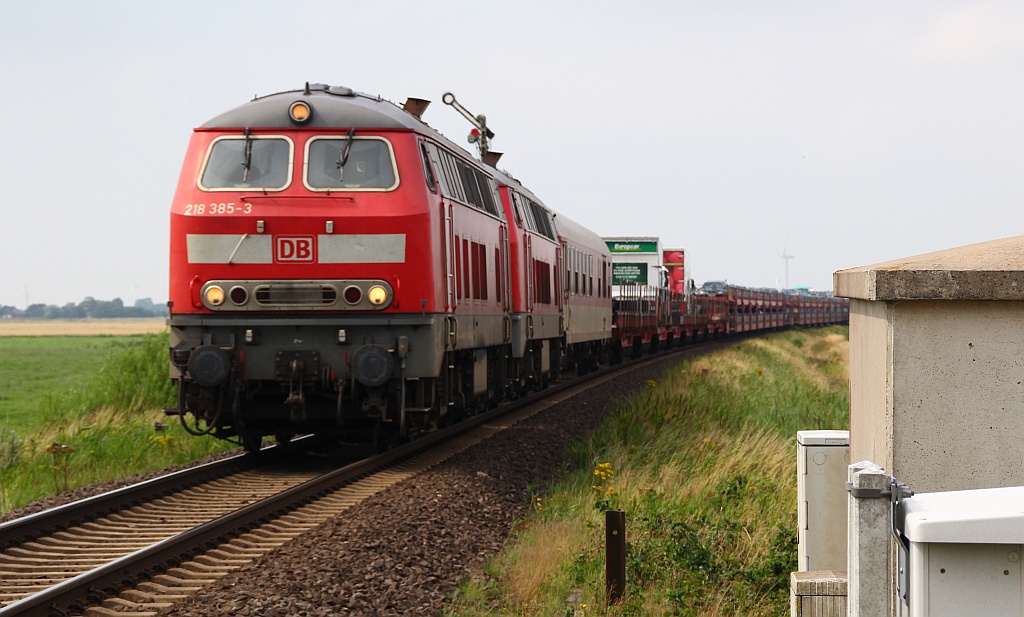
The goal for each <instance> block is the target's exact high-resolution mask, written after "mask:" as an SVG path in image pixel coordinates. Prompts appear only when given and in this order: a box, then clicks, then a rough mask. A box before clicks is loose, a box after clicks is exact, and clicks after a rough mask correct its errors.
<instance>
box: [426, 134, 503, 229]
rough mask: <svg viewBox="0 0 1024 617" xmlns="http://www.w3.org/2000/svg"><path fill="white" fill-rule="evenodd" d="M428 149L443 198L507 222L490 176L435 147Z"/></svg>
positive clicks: (428, 146)
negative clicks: (504, 219)
mask: <svg viewBox="0 0 1024 617" xmlns="http://www.w3.org/2000/svg"><path fill="white" fill-rule="evenodd" d="M425 148H426V151H427V153H428V156H429V159H430V161H431V162H432V163H433V164H434V169H435V171H436V172H437V176H438V178H437V180H438V184H439V185H440V187H441V194H442V195H444V196H445V197H447V198H448V199H452V200H455V201H460V202H462V203H464V204H467V205H469V206H471V207H473V208H476V209H477V210H482V211H484V212H486V213H488V214H490V215H491V216H495V217H497V218H500V219H503V218H504V213H503V212H502V210H501V208H500V207H499V206H498V204H500V203H501V200H500V199H499V198H498V195H497V188H496V186H495V184H494V180H493V179H492V178H491V177H490V176H488V175H487V174H485V173H484V172H482V171H480V170H479V169H477V168H476V167H473V166H472V165H470V164H469V163H467V162H465V161H463V160H462V159H460V158H458V157H456V156H455V155H454V154H452V153H451V152H448V151H447V150H445V149H443V148H439V147H438V146H437V145H435V144H432V143H428V144H425Z"/></svg>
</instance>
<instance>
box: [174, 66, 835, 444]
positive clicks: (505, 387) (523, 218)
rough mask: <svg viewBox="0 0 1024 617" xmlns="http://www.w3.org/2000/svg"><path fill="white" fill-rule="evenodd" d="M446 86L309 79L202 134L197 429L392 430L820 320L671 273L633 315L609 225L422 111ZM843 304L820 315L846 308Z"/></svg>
mask: <svg viewBox="0 0 1024 617" xmlns="http://www.w3.org/2000/svg"><path fill="white" fill-rule="evenodd" d="M449 97H450V98H449ZM445 101H446V102H447V103H449V104H455V103H454V97H451V96H450V95H446V97H445ZM426 104H427V102H426V101H421V100H418V99H410V100H409V101H407V102H406V104H405V105H404V106H403V107H402V108H399V107H398V106H396V105H394V104H392V103H390V102H388V101H384V100H382V99H381V98H379V97H373V96H368V95H365V94H361V93H357V92H354V91H353V90H351V89H348V88H344V87H331V86H327V85H323V84H313V85H310V84H307V85H306V87H305V88H304V89H302V90H295V91H288V92H281V93H278V94H273V95H270V96H265V97H258V98H256V99H254V100H252V101H251V102H249V103H247V104H244V105H242V106H240V107H238V108H236V109H234V110H231V111H229V112H227V113H225V114H222V115H220V116H217V117H216V118H214V119H212V120H210V121H209V122H207V123H206V124H204V125H203V126H201V127H199V128H198V129H196V130H195V131H194V133H193V135H192V138H191V141H190V142H189V146H188V151H187V153H186V157H185V164H184V167H183V169H182V172H181V176H180V179H179V182H178V186H177V190H176V193H175V196H174V202H173V204H172V207H171V226H170V233H171V255H170V296H169V298H170V302H169V305H170V311H171V316H170V319H169V321H168V323H169V325H170V332H171V349H170V372H171V378H172V379H173V380H175V381H176V383H177V391H178V402H177V407H176V409H173V410H169V411H168V413H170V414H176V415H179V416H180V417H181V420H182V423H183V424H184V425H185V426H186V428H188V429H189V430H190V432H193V433H195V434H212V435H214V436H216V437H220V438H225V439H232V440H236V441H238V442H240V443H241V444H242V445H244V446H245V448H246V449H248V450H255V449H258V448H259V445H260V443H261V440H262V438H263V437H264V436H266V435H274V436H276V437H277V439H278V441H287V440H288V439H290V438H291V436H293V435H295V434H298V433H325V434H334V435H337V436H339V437H340V438H343V439H346V440H358V441H361V442H373V443H376V444H377V445H379V446H384V445H386V444H388V443H390V442H391V441H392V440H394V439H396V438H401V437H405V436H408V435H410V434H412V433H415V432H417V431H423V430H428V429H430V428H432V427H435V426H437V425H438V424H441V423H446V422H449V421H453V420H457V419H459V418H460V417H462V416H465V415H467V414H471V413H474V412H476V411H478V410H480V409H483V408H485V407H487V406H490V405H492V404H495V403H496V402H497V401H499V400H502V399H507V398H512V397H515V396H518V395H520V394H522V393H523V392H525V391H527V390H529V389H532V388H537V387H542V386H543V385H544V384H546V383H547V382H548V381H549V380H550V379H552V378H553V377H555V376H557V374H558V373H559V372H560V371H564V370H574V371H577V372H587V371H590V370H593V369H594V368H595V367H596V366H597V365H598V363H599V362H602V361H607V360H609V359H610V360H612V361H614V360H616V359H617V358H621V357H622V356H623V354H624V353H625V352H627V351H630V352H632V353H633V355H635V354H636V353H637V352H639V351H640V350H641V349H645V348H651V349H654V348H657V347H658V344H659V341H665V342H668V343H672V342H673V341H674V340H678V341H680V342H681V341H683V340H685V339H688V338H699V337H703V336H715V335H717V334H720V333H728V332H730V331H733V330H739V331H743V330H747V329H752V328H753V327H779V326H783V325H790V324H792V323H802V322H794V321H792V320H791V319H790V316H789V313H787V314H786V318H785V319H783V318H781V314H780V318H778V319H773V320H760V321H756V322H752V321H749V320H746V319H745V318H744V319H740V318H739V317H738V315H741V314H742V315H745V314H746V313H736V312H735V311H736V308H735V307H736V306H739V304H737V302H738V300H737V302H734V301H733V299H731V298H717V297H716V298H709V297H699V296H692V295H689V294H681V293H674V292H671V291H670V290H669V289H666V288H659V287H658V286H653V288H652V289H646V288H636V289H631V290H629V293H635V294H637V300H636V301H630V300H629V299H626V300H624V301H620V302H619V304H618V306H619V311H618V314H616V315H615V316H614V317H613V298H612V258H611V254H610V252H609V250H608V247H607V246H606V245H605V243H604V241H603V240H602V239H601V238H600V237H598V236H597V235H596V234H594V233H593V232H591V231H590V230H588V229H587V228H585V227H584V226H582V225H579V224H578V223H575V222H573V221H572V220H570V219H568V218H566V217H564V216H562V215H556V213H555V212H553V211H552V210H551V209H549V208H548V207H547V206H546V205H544V203H543V202H542V201H541V200H540V199H539V198H537V196H536V195H534V194H533V193H531V192H530V191H529V190H527V189H526V188H525V187H523V186H522V185H521V184H520V183H519V182H517V181H516V180H515V179H513V178H511V177H510V176H508V175H507V174H505V173H502V172H499V171H497V170H496V169H495V167H494V165H495V163H496V161H497V159H496V157H495V156H494V155H485V156H484V157H483V159H484V161H486V162H481V161H479V160H476V159H474V158H473V157H472V156H470V155H469V154H468V153H467V152H466V151H465V150H463V149H462V148H460V147H458V146H456V145H455V144H453V143H452V142H450V141H449V140H447V139H446V138H445V137H443V136H442V135H440V134H439V133H438V132H437V131H435V130H433V129H431V128H430V127H429V126H427V125H426V124H425V123H423V122H422V121H421V120H420V115H421V114H422V112H423V110H424V109H425V107H426ZM455 105H456V106H457V104H455ZM457 107H458V106H457ZM459 109H460V111H463V112H464V110H462V109H461V107H459ZM464 115H466V114H465V113H464ZM467 117H469V116H468V115H467ZM485 133H486V131H485ZM666 278H670V277H666ZM677 278H678V277H677ZM673 284H674V285H676V286H678V281H675V282H674V283H673ZM640 298H643V300H641V299H640ZM824 301H826V302H830V303H831V304H830V307H831V308H830V309H829V311H828V312H827V314H826V313H822V314H821V315H820V316H817V317H816V318H815V320H814V321H813V322H811V321H809V322H806V323H808V324H810V323H833V322H837V321H845V313H843V312H842V311H841V310H833V308H834V307H841V306H842V304H841V303H842V302H843V301H841V300H836V299H828V300H824ZM759 302H760V301H759ZM730 303H731V304H730ZM730 306H731V307H733V308H729V307H730ZM758 306H760V305H758ZM758 310H762V309H760V308H759V309H758ZM771 310H774V309H771ZM652 311H653V312H652ZM730 320H736V327H735V328H734V327H733V326H732V325H730V324H731V323H732V322H731V321H730ZM747 324H756V325H755V326H752V327H751V328H748V327H747ZM189 417H191V420H189Z"/></svg>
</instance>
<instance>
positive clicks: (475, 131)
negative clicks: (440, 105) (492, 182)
mask: <svg viewBox="0 0 1024 617" xmlns="http://www.w3.org/2000/svg"><path fill="white" fill-rule="evenodd" d="M441 100H442V101H443V102H444V104H445V105H451V106H452V107H454V108H455V110H456V111H458V112H459V113H460V114H462V116H463V117H464V118H465V119H466V120H469V123H470V124H472V125H473V128H472V129H471V130H470V131H469V137H467V138H466V140H467V141H469V143H471V144H476V147H477V149H478V150H479V151H480V158H481V159H485V158H486V157H487V153H488V152H490V140H491V139H493V138H494V133H493V132H492V131H491V129H489V128H487V116H485V115H483V114H480V115H479V116H474V115H473V114H471V113H470V112H469V110H468V109H466V108H465V107H463V106H462V105H461V104H459V102H458V101H456V100H455V95H454V94H452V93H451V92H445V93H444V96H442V97H441ZM499 156H500V155H499Z"/></svg>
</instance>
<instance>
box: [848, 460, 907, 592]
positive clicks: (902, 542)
mask: <svg viewBox="0 0 1024 617" xmlns="http://www.w3.org/2000/svg"><path fill="white" fill-rule="evenodd" d="M846 490H847V492H849V493H850V495H852V496H853V497H856V498H857V499H888V500H889V533H891V534H892V537H893V539H894V540H896V548H897V553H898V554H897V568H898V569H897V576H896V593H897V594H898V595H899V597H900V600H902V601H903V603H904V604H906V605H907V606H910V543H909V542H908V541H907V539H906V538H904V537H903V534H901V533H900V531H899V529H897V528H896V511H897V509H898V508H899V505H900V504H901V503H903V500H904V499H909V498H911V497H913V496H914V491H913V490H911V488H910V486H908V485H906V484H903V483H902V482H899V481H897V480H896V478H894V477H892V476H889V486H888V488H884V489H883V488H855V487H854V486H853V483H851V482H847V483H846Z"/></svg>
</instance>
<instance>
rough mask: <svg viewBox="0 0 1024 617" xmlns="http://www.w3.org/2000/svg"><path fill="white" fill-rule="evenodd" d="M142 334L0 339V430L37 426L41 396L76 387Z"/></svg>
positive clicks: (12, 337)
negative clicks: (108, 358)
mask: <svg viewBox="0 0 1024 617" xmlns="http://www.w3.org/2000/svg"><path fill="white" fill-rule="evenodd" d="M143 338H144V337H143V336H116V337H115V336H10V337H0V426H9V427H14V428H31V427H34V426H38V425H40V424H41V423H42V422H43V420H42V418H41V405H42V402H43V399H44V398H45V397H46V395H48V394H51V393H53V392H59V391H64V390H65V389H67V388H74V387H76V386H81V385H82V384H84V383H85V382H87V381H88V379H89V376H90V375H91V374H92V373H95V372H96V370H97V369H99V367H100V366H101V364H102V363H103V361H104V359H106V357H107V356H108V355H110V353H111V352H112V351H115V350H117V349H121V348H124V347H125V346H130V345H132V344H134V343H137V342H139V341H141V340H142V339H143Z"/></svg>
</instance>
